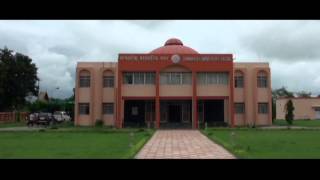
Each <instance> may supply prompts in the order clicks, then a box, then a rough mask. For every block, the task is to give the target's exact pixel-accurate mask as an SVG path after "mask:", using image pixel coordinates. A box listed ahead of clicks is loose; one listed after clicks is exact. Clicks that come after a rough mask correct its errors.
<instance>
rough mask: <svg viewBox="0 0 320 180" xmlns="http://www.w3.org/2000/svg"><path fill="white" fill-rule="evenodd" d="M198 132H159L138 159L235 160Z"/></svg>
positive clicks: (139, 154)
mask: <svg viewBox="0 0 320 180" xmlns="http://www.w3.org/2000/svg"><path fill="white" fill-rule="evenodd" d="M234 158H235V157H234V156H233V155H232V154H230V153H229V152H228V151H227V150H225V149H224V148H222V147H221V146H220V145H217V144H216V143H214V142H213V141H211V140H210V139H208V138H207V137H206V136H204V135H203V134H202V133H201V132H200V131H198V130H158V131H156V132H155V134H154V135H153V136H152V138H151V139H150V140H149V141H148V142H147V144H146V145H145V146H144V147H143V148H142V149H141V150H140V152H139V153H138V154H137V155H136V159H234Z"/></svg>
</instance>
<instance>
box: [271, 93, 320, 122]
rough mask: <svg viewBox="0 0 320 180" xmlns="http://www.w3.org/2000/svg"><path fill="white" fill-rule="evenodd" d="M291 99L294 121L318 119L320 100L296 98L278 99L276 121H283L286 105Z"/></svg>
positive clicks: (319, 117) (319, 116)
mask: <svg viewBox="0 0 320 180" xmlns="http://www.w3.org/2000/svg"><path fill="white" fill-rule="evenodd" d="M289 99H291V100H292V103H293V106H294V108H295V109H294V111H293V114H294V119H295V120H304V119H310V120H313V119H320V98H318V97H309V98H308V97H306V98H303V97H297V98H279V99H277V101H276V111H277V119H285V115H286V104H287V102H288V100H289Z"/></svg>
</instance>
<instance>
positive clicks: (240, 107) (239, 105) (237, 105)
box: [234, 103, 245, 114]
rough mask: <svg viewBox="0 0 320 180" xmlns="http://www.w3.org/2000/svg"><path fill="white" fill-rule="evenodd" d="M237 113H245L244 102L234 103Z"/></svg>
mask: <svg viewBox="0 0 320 180" xmlns="http://www.w3.org/2000/svg"><path fill="white" fill-rule="evenodd" d="M234 108H235V113H236V114H243V113H244V112H245V105H244V103H235V104H234Z"/></svg>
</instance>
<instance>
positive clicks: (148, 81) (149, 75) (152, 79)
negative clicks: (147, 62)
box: [145, 72, 156, 84]
mask: <svg viewBox="0 0 320 180" xmlns="http://www.w3.org/2000/svg"><path fill="white" fill-rule="evenodd" d="M155 79H156V75H155V73H153V72H147V73H146V81H145V84H155Z"/></svg>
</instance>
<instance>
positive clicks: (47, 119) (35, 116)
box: [27, 112, 54, 126]
mask: <svg viewBox="0 0 320 180" xmlns="http://www.w3.org/2000/svg"><path fill="white" fill-rule="evenodd" d="M53 121H54V118H53V116H52V114H51V113H45V112H40V113H31V114H30V115H29V117H28V120H27V125H28V126H34V125H44V126H48V125H50V124H51V123H53Z"/></svg>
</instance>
